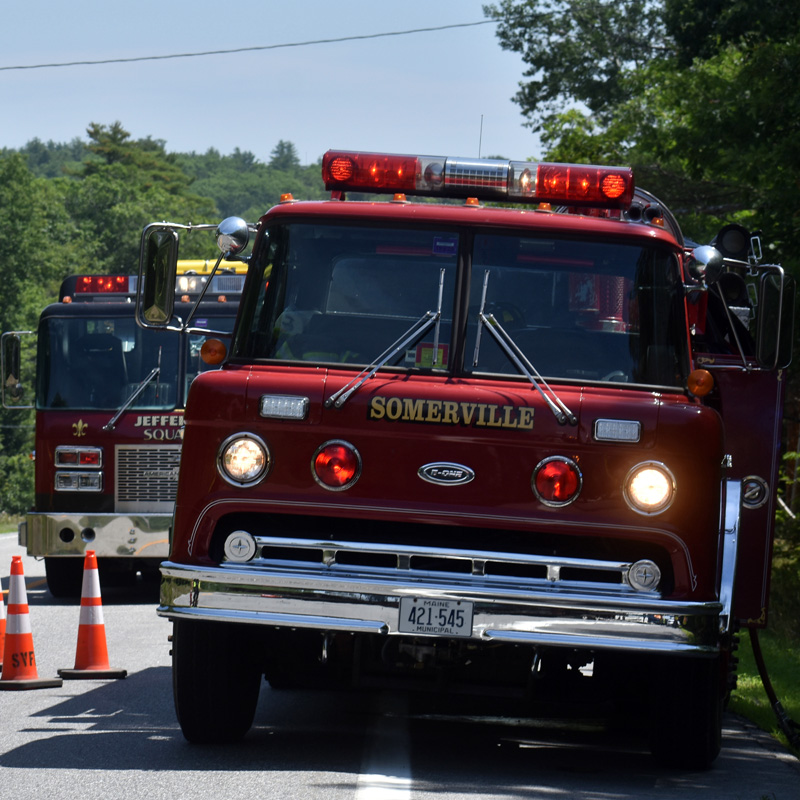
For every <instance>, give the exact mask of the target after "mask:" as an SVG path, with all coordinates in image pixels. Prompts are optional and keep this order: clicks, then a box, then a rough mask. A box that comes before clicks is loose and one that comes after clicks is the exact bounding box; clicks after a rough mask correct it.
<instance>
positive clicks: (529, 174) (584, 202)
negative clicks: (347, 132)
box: [322, 150, 634, 208]
mask: <svg viewBox="0 0 800 800" xmlns="http://www.w3.org/2000/svg"><path fill="white" fill-rule="evenodd" d="M322 179H323V181H324V182H325V188H326V189H328V190H330V191H332V192H344V191H348V190H349V191H356V192H376V193H385V194H394V193H397V192H403V193H407V194H411V195H418V196H423V197H463V198H473V197H474V198H479V199H480V200H496V201H505V202H522V203H534V204H537V205H539V204H548V203H549V204H551V205H570V206H581V207H602V208H628V207H629V206H630V204H631V201H632V200H633V191H634V180H633V170H631V168H630V167H604V166H596V165H588V164H556V163H549V162H535V161H500V160H497V159H488V158H484V159H480V158H478V159H468V158H452V157H445V156H412V155H391V154H386V153H362V152H352V151H345V150H329V151H328V152H327V153H326V154H325V155H324V156H323V157H322Z"/></svg>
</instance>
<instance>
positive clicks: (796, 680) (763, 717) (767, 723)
mask: <svg viewBox="0 0 800 800" xmlns="http://www.w3.org/2000/svg"><path fill="white" fill-rule="evenodd" d="M758 638H759V642H760V644H761V652H762V655H763V656H764V663H765V664H766V667H767V674H768V676H769V680H770V682H771V683H772V688H773V689H774V690H775V694H776V696H777V698H778V700H779V702H780V704H781V705H782V706H783V709H784V711H785V712H786V714H787V715H788V717H789V718H790V719H793V720H794V721H795V722H798V723H800V647H798V645H797V643H796V642H795V641H793V640H792V639H790V638H788V637H787V636H784V635H781V634H779V633H774V632H772V631H769V630H766V631H759V636H758ZM729 709H730V710H731V711H733V712H734V713H736V714H741V715H742V716H743V717H747V718H748V719H749V720H751V721H752V722H754V723H755V724H756V725H758V727H759V728H762V729H763V730H765V731H769V732H770V733H772V734H773V736H775V737H776V738H777V739H778V740H779V741H780V742H782V743H783V744H784V745H785V746H786V747H789V743H788V741H787V739H786V736H784V734H783V732H782V731H781V730H780V728H779V726H778V721H777V718H776V716H775V712H774V711H773V709H772V706H771V704H770V701H769V697H768V696H767V693H766V690H765V689H764V686H763V684H762V683H761V678H760V677H759V674H758V667H757V666H756V660H755V656H754V655H753V648H752V646H751V643H750V634H749V631H743V632H742V634H741V637H740V645H739V679H738V685H737V688H736V691H735V692H734V693H733V696H732V697H731V702H730V705H729ZM789 749H791V750H792V752H793V753H794V754H795V755H796V756H798V757H800V750H797V749H794V748H789Z"/></svg>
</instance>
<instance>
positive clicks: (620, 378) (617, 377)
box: [600, 369, 628, 383]
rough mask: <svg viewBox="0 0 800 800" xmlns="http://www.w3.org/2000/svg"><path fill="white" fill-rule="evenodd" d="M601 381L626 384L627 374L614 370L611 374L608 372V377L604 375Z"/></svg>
mask: <svg viewBox="0 0 800 800" xmlns="http://www.w3.org/2000/svg"><path fill="white" fill-rule="evenodd" d="M600 380H601V381H616V382H618V383H627V382H628V373H627V372H623V371H622V370H621V369H615V370H614V371H613V372H609V373H608V375H604V376H603V377H602V378H600Z"/></svg>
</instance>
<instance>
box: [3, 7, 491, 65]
mask: <svg viewBox="0 0 800 800" xmlns="http://www.w3.org/2000/svg"><path fill="white" fill-rule="evenodd" d="M494 22H495V20H492V19H485V20H481V21H480V22H461V23H454V24H452V25H440V26H438V27H435V28H413V29H411V30H407V31H388V32H386V33H367V34H363V35H361V36H340V37H338V38H336V39H311V40H309V41H307V42H286V43H284V44H266V45H261V46H257V47H237V48H234V49H231V50H205V51H203V52H200V53H172V54H171V55H164V56H136V57H133V58H106V59H102V60H98V61H65V62H62V63H54V64H25V65H17V66H10V67H0V72H2V71H5V72H7V71H10V70H20V69H51V68H56V67H81V66H82V67H93V66H97V65H99V64H130V63H132V62H135V61H163V60H165V59H168V58H198V57H199V56H220V55H228V54H230V53H252V52H255V51H258V50H279V49H281V48H286V47H309V46H311V45H314V44H336V43H339V42H354V41H359V40H363V39H382V38H385V37H387V36H409V35H410V34H413V33H431V32H434V31H446V30H451V29H453V28H472V27H475V26H476V25H489V24H494Z"/></svg>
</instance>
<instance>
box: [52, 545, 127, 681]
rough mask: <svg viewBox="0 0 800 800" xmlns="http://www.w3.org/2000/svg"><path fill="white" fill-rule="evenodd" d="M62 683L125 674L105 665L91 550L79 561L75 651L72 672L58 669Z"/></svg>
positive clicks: (100, 603)
mask: <svg viewBox="0 0 800 800" xmlns="http://www.w3.org/2000/svg"><path fill="white" fill-rule="evenodd" d="M58 674H59V675H60V676H61V677H62V678H63V679H64V680H77V679H80V678H84V679H87V678H88V679H96V678H124V677H126V676H127V674H128V671H127V670H124V669H112V668H111V667H110V666H109V665H108V648H107V647H106V626H105V623H104V622H103V601H102V599H101V598H100V574H99V573H98V571H97V558H96V556H95V552H94V550H87V551H86V557H85V558H84V560H83V588H82V589H81V616H80V622H79V625H78V647H77V650H76V651H75V666H74V668H73V669H60V670H58Z"/></svg>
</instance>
